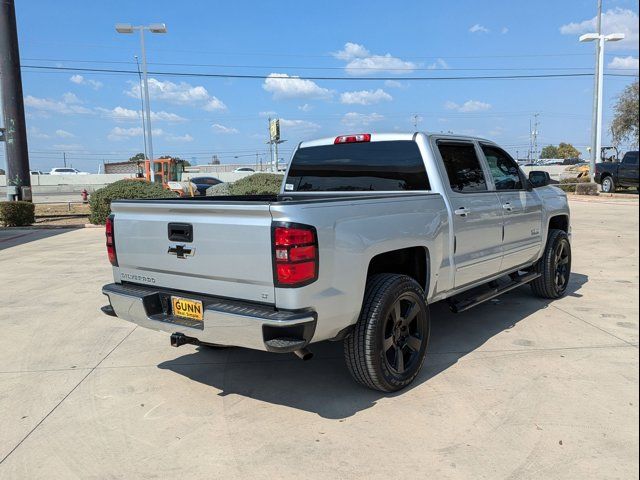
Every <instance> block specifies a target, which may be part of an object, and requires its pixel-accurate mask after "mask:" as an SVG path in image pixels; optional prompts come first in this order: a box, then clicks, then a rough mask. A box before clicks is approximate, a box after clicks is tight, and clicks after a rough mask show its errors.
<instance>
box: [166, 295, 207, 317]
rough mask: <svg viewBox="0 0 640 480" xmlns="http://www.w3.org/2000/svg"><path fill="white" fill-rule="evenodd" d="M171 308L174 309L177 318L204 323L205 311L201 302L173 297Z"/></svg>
mask: <svg viewBox="0 0 640 480" xmlns="http://www.w3.org/2000/svg"><path fill="white" fill-rule="evenodd" d="M171 306H172V307H173V314H174V315H175V316H176V317H182V318H189V319H191V320H199V321H202V314H203V309H202V302H201V301H200V300H191V299H189V298H182V297H171Z"/></svg>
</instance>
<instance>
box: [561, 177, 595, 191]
mask: <svg viewBox="0 0 640 480" xmlns="http://www.w3.org/2000/svg"><path fill="white" fill-rule="evenodd" d="M589 182H590V179H589V176H588V175H587V176H585V177H580V178H563V179H562V180H560V185H558V187H560V188H561V189H562V190H564V191H565V192H567V193H576V185H575V184H576V183H579V184H583V183H589ZM571 184H574V185H571Z"/></svg>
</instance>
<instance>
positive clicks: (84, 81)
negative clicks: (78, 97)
mask: <svg viewBox="0 0 640 480" xmlns="http://www.w3.org/2000/svg"><path fill="white" fill-rule="evenodd" d="M69 80H70V81H71V82H72V83H75V84H77V85H89V86H90V87H91V88H93V89H94V90H98V89H99V88H102V85H103V83H102V82H99V81H98V80H92V79H90V78H84V77H83V76H82V75H71V77H70V78H69Z"/></svg>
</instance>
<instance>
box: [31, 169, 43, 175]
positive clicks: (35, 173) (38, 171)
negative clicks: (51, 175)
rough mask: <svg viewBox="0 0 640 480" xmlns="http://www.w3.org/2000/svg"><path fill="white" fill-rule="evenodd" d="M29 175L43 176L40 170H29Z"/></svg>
mask: <svg viewBox="0 0 640 480" xmlns="http://www.w3.org/2000/svg"><path fill="white" fill-rule="evenodd" d="M29 174H30V175H45V174H44V172H41V171H40V170H29Z"/></svg>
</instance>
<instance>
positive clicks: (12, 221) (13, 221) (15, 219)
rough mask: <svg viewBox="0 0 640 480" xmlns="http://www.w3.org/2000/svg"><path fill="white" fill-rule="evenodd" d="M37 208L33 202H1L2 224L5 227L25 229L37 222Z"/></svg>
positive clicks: (0, 218)
mask: <svg viewBox="0 0 640 480" xmlns="http://www.w3.org/2000/svg"><path fill="white" fill-rule="evenodd" d="M35 211H36V207H35V205H34V204H33V203H31V202H0V223H2V226H4V227H24V226H26V225H31V224H32V223H35V221H36V215H35Z"/></svg>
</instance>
